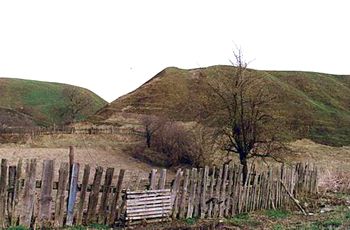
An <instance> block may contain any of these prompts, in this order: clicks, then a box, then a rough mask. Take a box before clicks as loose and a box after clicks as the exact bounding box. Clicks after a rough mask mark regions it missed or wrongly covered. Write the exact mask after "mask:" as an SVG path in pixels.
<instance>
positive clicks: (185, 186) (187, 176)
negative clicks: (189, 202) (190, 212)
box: [179, 169, 190, 219]
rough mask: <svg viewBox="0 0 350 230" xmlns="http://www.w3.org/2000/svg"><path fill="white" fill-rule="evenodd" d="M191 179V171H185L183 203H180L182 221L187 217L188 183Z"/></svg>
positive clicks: (182, 192) (182, 193) (182, 191)
mask: <svg viewBox="0 0 350 230" xmlns="http://www.w3.org/2000/svg"><path fill="white" fill-rule="evenodd" d="M189 177H190V170H189V169H186V170H185V178H184V182H183V186H182V190H181V202H180V213H179V217H180V218H181V219H182V218H184V217H185V211H186V198H187V189H188V182H189Z"/></svg>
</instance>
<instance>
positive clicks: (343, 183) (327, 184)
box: [318, 170, 350, 193]
mask: <svg viewBox="0 0 350 230" xmlns="http://www.w3.org/2000/svg"><path fill="white" fill-rule="evenodd" d="M318 185H319V188H320V190H321V191H322V192H341V193H347V192H350V172H344V171H333V172H331V171H329V170H327V171H326V172H324V173H322V174H321V175H320V178H319V183H318Z"/></svg>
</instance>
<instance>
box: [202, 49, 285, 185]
mask: <svg viewBox="0 0 350 230" xmlns="http://www.w3.org/2000/svg"><path fill="white" fill-rule="evenodd" d="M234 58H235V59H234V61H232V62H231V63H232V65H233V67H234V69H233V72H232V73H229V74H227V75H226V76H220V77H219V78H215V79H211V80H209V87H210V88H211V93H212V99H213V102H214V108H213V107H212V108H211V109H212V110H214V111H215V112H214V113H213V114H212V115H211V116H210V117H211V121H212V122H214V123H213V125H214V126H216V127H217V133H216V135H217V136H220V137H222V138H220V139H221V143H220V144H221V146H222V148H223V149H224V150H225V151H227V152H228V153H237V154H238V155H239V160H240V163H241V165H242V166H243V181H244V182H245V181H246V178H247V175H248V166H247V159H248V158H250V157H258V156H260V157H267V156H270V155H271V153H272V152H269V151H265V152H262V150H263V149H269V150H272V148H268V147H269V146H270V147H272V146H274V149H275V150H276V149H278V148H277V147H276V146H277V145H278V143H279V141H278V140H277V138H276V137H275V133H274V130H273V127H274V125H273V123H274V119H273V118H272V116H271V108H270V107H271V106H272V104H273V101H274V97H273V96H272V94H271V93H269V92H268V87H269V86H268V84H267V81H266V80H265V79H264V78H263V77H261V76H258V75H256V72H255V71H254V70H250V69H248V68H247V63H246V62H244V60H243V57H242V53H241V51H240V50H238V51H237V52H234Z"/></svg>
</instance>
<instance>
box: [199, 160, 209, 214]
mask: <svg viewBox="0 0 350 230" xmlns="http://www.w3.org/2000/svg"><path fill="white" fill-rule="evenodd" d="M208 173H209V167H208V166H205V167H204V172H203V181H202V183H203V184H202V194H201V200H200V218H201V219H203V218H205V212H206V210H207V208H206V207H207V205H206V195H207V187H208Z"/></svg>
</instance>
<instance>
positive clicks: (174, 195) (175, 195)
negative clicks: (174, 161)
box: [171, 169, 183, 218]
mask: <svg viewBox="0 0 350 230" xmlns="http://www.w3.org/2000/svg"><path fill="white" fill-rule="evenodd" d="M182 174H183V172H182V170H181V169H178V170H177V172H176V176H175V179H174V183H173V186H172V192H171V202H172V206H173V213H172V217H173V218H176V216H177V213H178V211H179V203H180V196H179V189H180V183H181V178H182Z"/></svg>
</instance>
